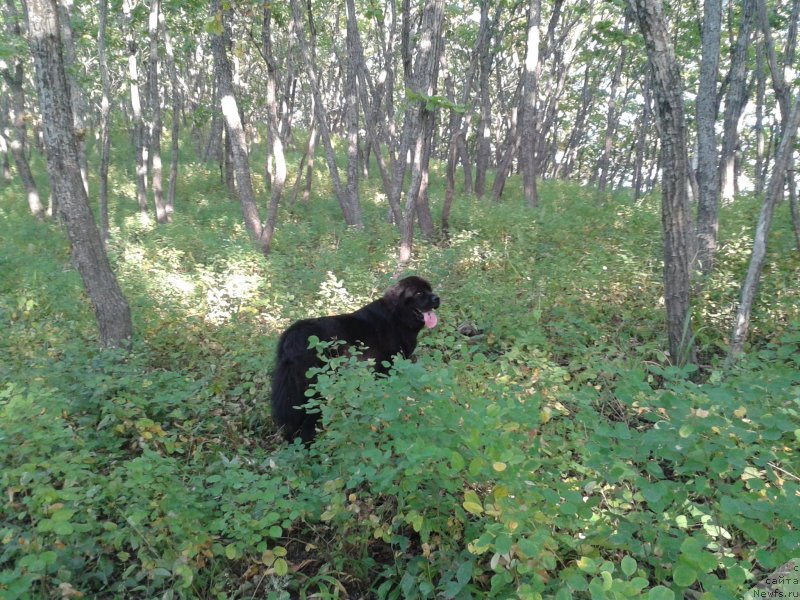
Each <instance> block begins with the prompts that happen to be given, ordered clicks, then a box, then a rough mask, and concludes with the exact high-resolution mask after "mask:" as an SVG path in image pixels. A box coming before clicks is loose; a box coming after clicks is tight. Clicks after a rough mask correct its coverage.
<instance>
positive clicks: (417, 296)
mask: <svg viewBox="0 0 800 600" xmlns="http://www.w3.org/2000/svg"><path fill="white" fill-rule="evenodd" d="M423 294H424V292H414V296H415V297H416V298H419V297H420V296H422V295H423Z"/></svg>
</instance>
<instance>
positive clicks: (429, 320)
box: [422, 311, 439, 329]
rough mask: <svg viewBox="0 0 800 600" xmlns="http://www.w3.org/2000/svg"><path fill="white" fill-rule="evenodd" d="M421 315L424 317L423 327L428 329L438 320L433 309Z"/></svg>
mask: <svg viewBox="0 0 800 600" xmlns="http://www.w3.org/2000/svg"><path fill="white" fill-rule="evenodd" d="M422 316H423V318H424V319H425V327H427V328H428V329H433V328H434V327H436V324H437V323H438V322H439V319H438V318H437V317H436V313H434V312H433V311H428V312H426V313H422Z"/></svg>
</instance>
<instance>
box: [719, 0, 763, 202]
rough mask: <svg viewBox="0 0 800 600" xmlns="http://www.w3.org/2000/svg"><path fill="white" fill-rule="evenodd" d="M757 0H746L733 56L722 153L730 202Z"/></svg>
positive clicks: (722, 179) (722, 180)
mask: <svg viewBox="0 0 800 600" xmlns="http://www.w3.org/2000/svg"><path fill="white" fill-rule="evenodd" d="M754 1H755V0H743V4H742V22H741V25H740V26H739V35H738V37H737V40H736V45H735V46H734V49H733V55H732V56H731V68H730V80H729V84H728V95H727V96H726V98H725V120H724V124H723V133H722V149H721V156H720V186H721V190H722V201H723V202H731V201H732V200H733V198H734V196H735V179H736V169H735V158H736V146H737V144H738V143H739V120H740V118H741V116H742V111H743V110H744V106H745V104H746V103H747V49H748V48H749V46H750V34H751V31H752V22H753V12H754V11H753V2H754Z"/></svg>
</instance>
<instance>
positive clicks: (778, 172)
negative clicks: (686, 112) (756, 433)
mask: <svg viewBox="0 0 800 600" xmlns="http://www.w3.org/2000/svg"><path fill="white" fill-rule="evenodd" d="M799 123H800V98H797V99H795V101H794V106H793V107H792V110H791V113H790V114H789V115H788V118H787V120H786V126H785V127H784V129H783V135H782V136H781V141H780V144H779V145H778V150H777V152H776V153H775V164H774V165H773V167H772V176H771V177H770V179H769V184H768V185H767V192H766V194H765V196H764V203H763V204H762V206H761V213H760V214H759V217H758V224H757V225H756V233H755V237H754V239H753V251H752V253H751V255H750V264H749V266H748V268H747V275H746V276H745V280H744V283H743V285H742V295H741V300H740V302H739V309H738V311H737V312H736V321H735V323H734V326H733V333H732V334H731V347H730V351H729V352H728V359H727V364H728V366H730V365H731V364H732V363H733V362H735V361H736V359H737V358H738V357H739V356H740V355H741V354H742V352H743V351H744V342H745V340H746V339H747V331H748V329H749V328H750V314H751V312H752V308H753V302H754V300H755V297H756V293H757V292H758V283H759V280H760V278H761V271H762V270H763V268H764V261H765V259H766V254H767V236H768V235H769V229H770V226H771V225H772V216H773V213H774V212H775V205H776V204H777V203H778V200H779V199H780V197H781V194H782V192H783V185H784V181H785V176H786V169H787V167H788V166H789V164H790V163H791V159H792V151H793V146H794V140H795V138H796V136H797V127H798V124H799Z"/></svg>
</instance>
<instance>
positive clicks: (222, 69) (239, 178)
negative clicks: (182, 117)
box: [211, 0, 262, 242]
mask: <svg viewBox="0 0 800 600" xmlns="http://www.w3.org/2000/svg"><path fill="white" fill-rule="evenodd" d="M221 4H222V3H221V0H213V1H212V3H211V18H212V20H213V22H214V26H213V29H212V32H211V49H212V51H213V53H214V70H215V71H216V74H217V85H218V86H219V101H220V107H221V109H222V118H223V120H224V122H225V132H226V136H227V139H228V140H229V142H230V150H231V155H232V159H233V160H232V162H233V171H234V177H235V178H236V194H237V195H238V197H239V203H240V205H241V207H242V215H243V217H244V223H245V227H247V231H248V232H249V233H250V236H251V237H252V238H253V240H256V241H259V242H261V241H262V237H261V234H262V227H261V221H260V219H259V216H258V207H257V205H256V199H255V193H254V192H253V182H252V179H251V176H250V154H249V152H248V149H247V140H246V139H245V135H244V128H243V127H242V119H241V117H240V115H239V105H238V102H237V100H236V94H235V93H234V88H233V69H232V68H231V63H230V59H229V58H228V47H229V46H230V43H231V42H230V40H231V34H230V29H229V24H228V10H226V9H224V8H222V6H221Z"/></svg>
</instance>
